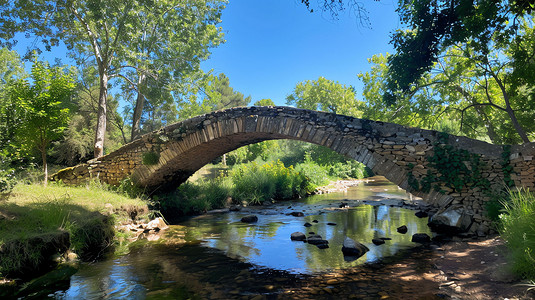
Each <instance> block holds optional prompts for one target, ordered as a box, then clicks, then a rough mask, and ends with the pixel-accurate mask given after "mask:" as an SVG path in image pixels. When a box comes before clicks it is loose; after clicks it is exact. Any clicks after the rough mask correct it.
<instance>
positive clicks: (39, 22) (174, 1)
mask: <svg viewBox="0 0 535 300" xmlns="http://www.w3.org/2000/svg"><path fill="white" fill-rule="evenodd" d="M199 1H201V0H199ZM162 3H163V1H158V3H156V2H155V1H151V0H136V1H120V0H109V1H89V0H88V1H71V0H60V1H50V0H40V1H26V0H16V1H14V2H10V3H8V2H3V3H2V4H1V5H0V12H1V15H2V22H3V23H2V25H3V26H1V27H0V28H1V29H0V37H2V39H3V40H4V41H6V43H5V44H12V43H13V42H16V41H13V37H14V34H15V33H16V32H25V33H26V34H27V35H31V36H36V37H40V38H41V42H42V43H43V44H44V47H45V49H47V50H50V48H51V47H52V46H55V45H58V44H59V42H60V41H62V42H64V43H65V44H66V45H67V48H68V49H70V50H71V54H73V56H74V57H75V58H76V59H77V61H78V63H80V64H82V63H83V62H87V61H91V62H92V63H93V64H94V65H95V66H96V67H97V70H98V77H99V104H98V122H97V127H96V132H95V146H94V156H95V157H99V156H102V155H103V153H104V140H105V133H106V121H107V120H106V115H107V105H106V102H107V100H108V88H109V81H110V80H111V79H114V78H123V79H126V78H127V75H125V73H126V72H127V71H129V70H131V69H135V70H136V73H139V74H145V75H148V74H155V70H156V68H157V66H158V65H159V64H156V65H155V64H154V63H153V62H154V61H157V60H158V59H160V57H156V56H151V55H153V54H154V53H148V52H146V51H139V52H138V50H141V49H136V48H133V47H137V46H139V44H138V43H137V41H140V40H141V41H144V39H143V35H144V34H145V33H146V32H144V30H142V29H140V28H139V27H138V25H139V24H140V23H139V22H140V19H141V20H144V18H143V17H142V16H149V15H150V14H151V11H152V10H153V7H154V6H156V5H158V7H159V8H161V9H159V11H160V12H161V11H169V12H168V13H169V14H172V13H175V11H174V8H175V7H181V3H183V1H179V0H169V1H166V2H165V3H163V4H162ZM201 3H203V4H204V5H205V6H207V7H210V8H212V9H214V10H216V11H220V10H221V9H222V8H223V5H222V2H221V1H218V0H206V1H201ZM201 6H202V5H200V6H199V7H201ZM190 17H194V16H190ZM44 20H46V21H44ZM158 22H159V21H158ZM163 25H169V27H162V28H160V31H162V32H165V31H173V30H176V31H180V32H184V35H175V37H174V38H176V39H181V40H188V39H189V38H190V36H188V32H190V30H191V28H173V27H171V26H172V25H176V23H173V24H162V26H163ZM199 26H210V25H209V24H200V25H199ZM219 30H220V29H217V30H216V31H219ZM163 37H165V34H163ZM144 42H154V41H144ZM159 42H160V43H163V41H159ZM171 42H172V41H171ZM155 46H156V47H158V45H155ZM175 50H176V49H173V51H175ZM184 50H187V49H184ZM162 51H166V49H162ZM180 51H181V50H178V52H180ZM171 54H172V53H171ZM175 54H176V52H175ZM133 56H137V58H138V60H139V61H140V62H146V63H144V64H138V65H131V64H130V63H131V62H132V59H131V58H132V57H133ZM165 58H167V59H177V60H180V59H182V57H170V56H165ZM171 62H172V61H167V62H166V63H171ZM147 66H155V67H156V68H152V69H151V68H148V69H145V67H147Z"/></svg>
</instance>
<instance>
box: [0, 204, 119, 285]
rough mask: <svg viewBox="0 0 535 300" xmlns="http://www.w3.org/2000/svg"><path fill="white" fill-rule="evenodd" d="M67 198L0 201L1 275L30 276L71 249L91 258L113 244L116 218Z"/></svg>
mask: <svg viewBox="0 0 535 300" xmlns="http://www.w3.org/2000/svg"><path fill="white" fill-rule="evenodd" d="M68 202H69V199H68V198H65V199H59V200H47V201H37V200H36V201H35V202H33V203H28V204H26V205H23V206H22V205H17V204H15V203H12V202H8V203H5V202H0V215H1V216H2V217H0V276H3V277H8V278H20V279H23V280H27V279H30V278H35V277H37V276H39V275H41V274H43V273H45V272H47V271H50V270H51V269H53V268H54V267H55V266H56V265H57V264H58V261H60V260H61V256H62V255H64V254H65V253H66V252H67V250H69V249H71V250H73V251H74V252H75V253H77V254H78V256H79V258H80V259H82V260H84V261H92V260H95V259H97V258H99V257H101V256H102V255H103V254H104V253H105V252H106V251H107V250H109V249H111V248H112V245H113V237H114V222H113V219H112V218H111V217H109V216H105V215H103V214H101V213H99V212H94V211H90V210H87V209H86V208H84V207H82V206H79V205H74V204H72V203H68Z"/></svg>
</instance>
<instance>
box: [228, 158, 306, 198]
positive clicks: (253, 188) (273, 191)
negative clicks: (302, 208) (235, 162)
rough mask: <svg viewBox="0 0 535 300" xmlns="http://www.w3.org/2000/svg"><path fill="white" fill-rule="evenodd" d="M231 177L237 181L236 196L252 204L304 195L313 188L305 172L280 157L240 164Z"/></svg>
mask: <svg viewBox="0 0 535 300" xmlns="http://www.w3.org/2000/svg"><path fill="white" fill-rule="evenodd" d="M230 178H231V179H232V182H233V184H234V189H233V191H232V197H233V199H234V200H236V201H245V202H247V203H251V204H259V203H263V202H264V201H267V200H272V199H273V200H282V199H293V198H298V197H303V196H305V195H306V194H308V193H311V192H312V191H313V186H312V184H310V182H309V180H310V179H309V178H307V177H306V175H305V174H302V173H300V172H298V171H297V170H295V169H294V168H293V167H292V166H290V167H285V166H284V164H283V163H282V162H281V161H276V162H270V163H265V164H262V165H258V164H257V163H255V162H252V163H248V164H244V165H241V166H237V167H236V168H235V169H233V170H232V172H231V174H230Z"/></svg>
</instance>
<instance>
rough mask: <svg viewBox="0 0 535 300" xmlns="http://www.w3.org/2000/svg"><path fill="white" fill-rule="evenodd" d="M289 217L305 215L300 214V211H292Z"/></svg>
mask: <svg viewBox="0 0 535 300" xmlns="http://www.w3.org/2000/svg"><path fill="white" fill-rule="evenodd" d="M290 215H292V216H294V217H304V216H305V214H304V213H303V212H300V211H292V212H291V213H290Z"/></svg>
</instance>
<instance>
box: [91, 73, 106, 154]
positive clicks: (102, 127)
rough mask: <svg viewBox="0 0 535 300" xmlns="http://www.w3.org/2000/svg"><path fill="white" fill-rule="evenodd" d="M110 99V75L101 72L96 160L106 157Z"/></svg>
mask: <svg viewBox="0 0 535 300" xmlns="http://www.w3.org/2000/svg"><path fill="white" fill-rule="evenodd" d="M107 98H108V74H107V73H106V72H105V71H101V74H100V94H99V98H98V115H97V117H98V120H97V130H96V133H95V149H94V151H95V152H94V155H95V158H98V157H101V156H102V155H104V136H105V135H106V101H107Z"/></svg>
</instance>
